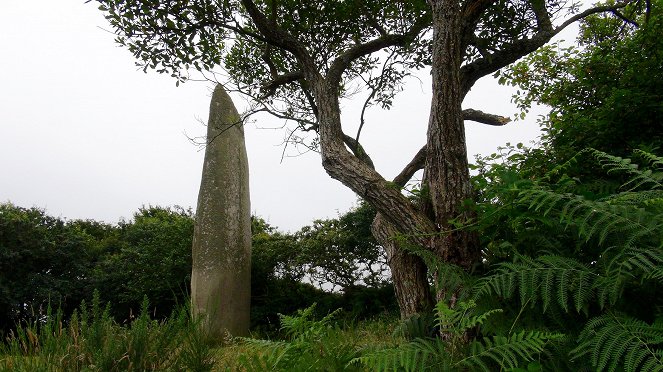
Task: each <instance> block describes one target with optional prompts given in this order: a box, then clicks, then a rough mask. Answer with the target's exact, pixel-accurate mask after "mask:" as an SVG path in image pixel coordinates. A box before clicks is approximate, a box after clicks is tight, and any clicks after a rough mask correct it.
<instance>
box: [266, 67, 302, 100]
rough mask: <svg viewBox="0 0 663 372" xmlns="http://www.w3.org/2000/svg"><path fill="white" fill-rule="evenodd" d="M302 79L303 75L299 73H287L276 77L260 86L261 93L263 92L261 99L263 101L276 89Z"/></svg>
mask: <svg viewBox="0 0 663 372" xmlns="http://www.w3.org/2000/svg"><path fill="white" fill-rule="evenodd" d="M302 78H304V73H303V72H301V71H293V72H288V73H286V74H283V75H278V76H276V77H275V78H274V79H272V80H271V81H267V82H265V83H264V84H263V85H262V89H261V90H262V91H264V93H263V95H262V97H261V99H265V98H267V97H269V96H271V95H273V94H274V93H275V92H276V89H277V88H278V87H280V86H282V85H286V84H289V83H294V82H296V81H297V80H299V79H302Z"/></svg>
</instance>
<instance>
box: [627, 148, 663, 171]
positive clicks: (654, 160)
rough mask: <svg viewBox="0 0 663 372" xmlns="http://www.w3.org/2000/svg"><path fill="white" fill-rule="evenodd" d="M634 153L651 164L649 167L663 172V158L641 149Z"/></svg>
mask: <svg viewBox="0 0 663 372" xmlns="http://www.w3.org/2000/svg"><path fill="white" fill-rule="evenodd" d="M633 153H634V154H635V155H637V156H639V157H641V158H643V159H645V160H646V161H647V163H649V166H651V167H654V168H657V169H658V170H663V157H660V156H656V155H654V154H652V153H650V152H647V151H643V150H639V149H636V150H633Z"/></svg>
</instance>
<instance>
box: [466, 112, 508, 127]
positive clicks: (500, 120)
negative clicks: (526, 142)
mask: <svg viewBox="0 0 663 372" xmlns="http://www.w3.org/2000/svg"><path fill="white" fill-rule="evenodd" d="M463 120H471V121H476V122H477V123H482V124H488V125H494V126H498V127H499V126H502V125H505V124H506V123H508V122H510V121H511V119H510V118H507V117H504V116H499V115H494V114H488V113H485V112H483V111H479V110H473V109H466V110H463Z"/></svg>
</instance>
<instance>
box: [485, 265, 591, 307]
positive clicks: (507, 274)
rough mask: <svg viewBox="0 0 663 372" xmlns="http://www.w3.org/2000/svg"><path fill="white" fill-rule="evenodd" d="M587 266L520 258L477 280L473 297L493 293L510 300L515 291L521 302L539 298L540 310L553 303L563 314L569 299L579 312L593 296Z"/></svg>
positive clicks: (499, 266) (533, 301)
mask: <svg viewBox="0 0 663 372" xmlns="http://www.w3.org/2000/svg"><path fill="white" fill-rule="evenodd" d="M597 277H598V276H597V274H596V273H594V272H593V271H592V270H591V269H590V268H589V267H587V266H585V265H583V264H582V263H580V262H578V261H576V260H573V259H571V258H565V257H560V256H541V257H539V258H537V259H536V260H533V259H531V258H525V257H521V258H520V262H513V263H502V264H499V265H498V268H497V270H496V271H495V272H494V273H493V274H492V275H488V276H486V277H485V278H483V279H482V280H480V281H479V284H478V286H477V287H476V289H475V296H482V295H491V294H496V295H498V296H501V297H504V298H510V297H512V296H513V294H514V293H515V291H516V289H517V290H518V291H519V292H520V294H521V295H520V300H521V303H522V304H523V305H524V304H525V303H527V302H531V303H532V304H535V303H536V302H537V301H538V300H539V299H541V301H542V304H543V311H544V312H545V311H546V309H547V308H548V307H549V305H550V304H551V303H552V302H553V299H555V300H556V303H557V304H558V305H559V306H560V307H561V308H563V309H564V310H565V311H568V309H569V302H570V299H573V304H574V307H575V309H576V311H580V310H581V309H582V308H583V307H584V306H585V305H586V304H587V303H588V302H589V300H590V298H591V297H592V294H593V285H594V282H595V280H596V278H597Z"/></svg>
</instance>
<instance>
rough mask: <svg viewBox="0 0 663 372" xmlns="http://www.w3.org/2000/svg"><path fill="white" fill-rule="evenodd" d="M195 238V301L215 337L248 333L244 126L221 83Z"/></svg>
mask: <svg viewBox="0 0 663 372" xmlns="http://www.w3.org/2000/svg"><path fill="white" fill-rule="evenodd" d="M195 222H196V223H195V228H194V236H193V248H192V254H193V271H192V274H191V302H192V310H193V314H194V315H195V316H198V317H201V322H202V327H203V330H204V331H205V333H206V335H207V337H208V338H209V339H210V340H212V341H217V342H218V341H223V339H224V337H225V336H226V335H227V334H228V333H229V334H230V335H232V336H246V335H248V331H249V314H250V313H249V311H250V308H249V307H250V301H251V207H250V200H249V167H248V158H247V154H246V146H245V144H244V129H243V127H242V125H240V124H239V115H238V114H237V110H236V109H235V106H234V105H233V103H232V100H231V99H230V96H228V94H227V93H226V91H225V90H224V89H223V87H222V86H221V85H217V87H216V89H215V90H214V94H213V95H212V101H211V104H210V114H209V122H208V127H207V147H206V149H205V161H204V164H203V175H202V180H201V182H200V193H199V194H198V208H197V210H196V221H195Z"/></svg>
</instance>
